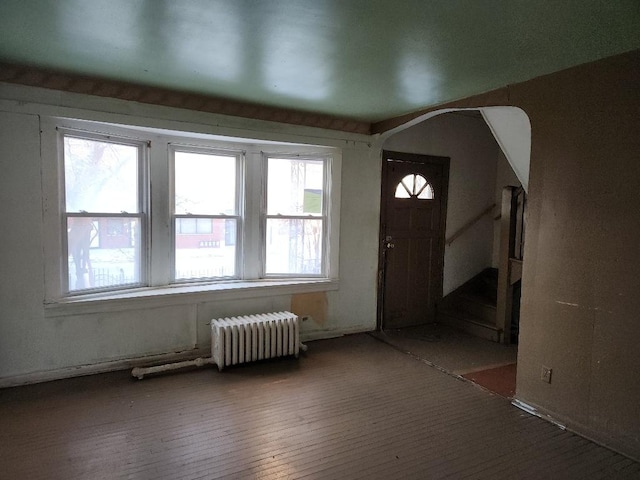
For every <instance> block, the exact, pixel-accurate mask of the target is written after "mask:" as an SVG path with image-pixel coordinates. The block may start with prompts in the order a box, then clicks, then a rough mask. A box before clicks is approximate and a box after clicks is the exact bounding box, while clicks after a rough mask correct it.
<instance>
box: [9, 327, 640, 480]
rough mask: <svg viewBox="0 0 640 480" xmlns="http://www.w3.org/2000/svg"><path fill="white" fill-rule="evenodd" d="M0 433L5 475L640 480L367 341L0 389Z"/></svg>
mask: <svg viewBox="0 0 640 480" xmlns="http://www.w3.org/2000/svg"><path fill="white" fill-rule="evenodd" d="M0 432H1V434H0V472H2V473H1V475H0V476H2V477H3V478H5V477H6V478H12V479H13V478H16V479H20V478H29V479H38V478H43V479H45V478H46V479H57V478H60V479H80V478H91V479H99V478H111V479H112V478H130V479H155V480H161V479H178V480H184V479H190V480H192V479H198V478H201V479H212V478H225V479H226V478H256V479H268V480H270V479H275V478H308V479H314V480H315V479H322V478H326V479H335V478H349V479H350V478H367V479H372V478H374V479H375V478H384V479H393V478H402V479H405V478H492V479H493V478H581V479H582V478H585V479H590V478H593V479H595V478H634V477H639V478H640V465H639V464H638V463H637V462H633V461H631V460H629V459H627V458H625V457H622V456H620V455H618V454H616V453H614V452H612V451H609V450H607V449H604V448H602V447H600V446H598V445H595V444H593V443H591V442H589V441H588V440H585V439H583V438H581V437H578V436H576V435H574V434H571V433H569V432H566V431H563V430H561V429H559V428H557V427H555V426H554V425H552V424H550V423H547V422H545V421H543V420H541V419H538V418H536V417H532V416H530V415H528V414H526V413H524V412H522V411H520V410H518V409H516V408H515V407H513V406H512V405H511V404H510V403H509V402H508V401H506V400H505V399H504V398H502V397H499V396H497V395H493V394H491V393H488V392H487V391H485V390H483V389H481V388H479V387H477V386H475V385H472V384H470V383H468V382H465V381H461V380H460V379H457V378H455V377H453V376H450V375H447V374H445V373H443V372H442V371H440V370H439V369H436V368H433V367H430V366H429V365H427V364H425V363H424V362H421V361H419V360H418V359H416V358H415V357H413V356H410V355H406V354H403V353H402V352H400V351H398V350H397V349H395V348H392V347H390V346H388V345H385V344H384V343H381V342H379V341H377V340H374V339H373V338H371V337H369V336H367V335H353V336H349V337H344V338H340V339H334V340H327V341H318V342H313V343H311V344H310V350H309V352H308V354H307V355H306V356H303V357H302V358H300V359H299V360H295V359H283V360H278V361H273V362H262V363H255V364H250V365H244V366H240V367H236V368H230V369H228V370H226V371H224V372H222V373H219V372H217V371H216V370H215V369H202V370H194V371H188V372H185V373H179V374H174V375H165V376H158V377H155V378H148V379H145V380H143V381H133V380H131V379H130V378H129V376H128V372H115V373H111V374H105V375H97V376H93V377H85V378H74V379H68V380H63V381H59V382H50V383H48V384H41V385H32V386H27V387H19V388H12V389H5V390H1V391H0ZM503 452H510V453H509V455H504V453H503ZM34 459H37V461H34Z"/></svg>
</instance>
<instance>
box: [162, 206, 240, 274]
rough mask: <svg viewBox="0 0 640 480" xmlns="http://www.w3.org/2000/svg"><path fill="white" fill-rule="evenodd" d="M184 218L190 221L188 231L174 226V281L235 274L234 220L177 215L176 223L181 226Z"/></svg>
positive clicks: (235, 222) (235, 223) (235, 225)
mask: <svg viewBox="0 0 640 480" xmlns="http://www.w3.org/2000/svg"><path fill="white" fill-rule="evenodd" d="M187 220H188V221H193V229H192V230H185V229H184V228H183V229H182V232H181V231H180V229H178V225H176V237H175V242H176V264H175V268H176V280H191V279H198V278H219V277H235V276H236V247H235V243H236V242H235V239H236V229H237V220H235V219H228V218H226V219H221V218H197V219H196V218H177V219H176V222H177V223H178V222H179V223H181V224H182V226H183V227H184V226H185V221H187ZM196 225H197V228H196ZM207 230H208V231H209V233H201V232H204V231H207Z"/></svg>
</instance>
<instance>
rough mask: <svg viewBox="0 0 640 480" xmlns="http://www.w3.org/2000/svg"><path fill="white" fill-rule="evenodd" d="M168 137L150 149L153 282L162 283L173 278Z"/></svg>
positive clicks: (150, 250)
mask: <svg viewBox="0 0 640 480" xmlns="http://www.w3.org/2000/svg"><path fill="white" fill-rule="evenodd" d="M168 154H169V152H168V146H167V142H166V140H163V139H155V140H153V141H152V145H151V148H149V149H148V164H149V167H148V172H149V195H148V198H149V199H150V207H149V210H148V215H149V222H148V223H149V229H150V233H151V235H150V239H151V242H150V245H149V285H150V286H161V285H167V284H169V283H170V282H171V262H170V261H168V259H167V257H168V255H167V252H170V251H171V248H172V237H171V232H172V227H171V223H172V222H171V203H170V199H171V196H170V194H168V192H169V190H170V185H171V182H170V180H169V179H170V175H171V172H170V169H171V167H170V165H171V162H170V161H169V157H168Z"/></svg>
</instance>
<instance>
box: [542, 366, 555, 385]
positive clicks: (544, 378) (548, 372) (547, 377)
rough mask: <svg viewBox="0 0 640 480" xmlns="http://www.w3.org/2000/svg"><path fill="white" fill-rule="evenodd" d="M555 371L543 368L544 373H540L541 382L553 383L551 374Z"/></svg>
mask: <svg viewBox="0 0 640 480" xmlns="http://www.w3.org/2000/svg"><path fill="white" fill-rule="evenodd" d="M552 372H553V369H551V368H549V367H545V366H544V365H543V366H542V372H541V373H540V380H542V381H543V382H546V383H551V373H552Z"/></svg>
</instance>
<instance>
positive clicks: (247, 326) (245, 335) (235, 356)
mask: <svg viewBox="0 0 640 480" xmlns="http://www.w3.org/2000/svg"><path fill="white" fill-rule="evenodd" d="M300 348H301V344H300V325H299V323H298V316H297V315H294V314H293V313H291V312H274V313H263V314H258V315H246V316H242V317H230V318H218V319H215V320H211V359H212V361H213V363H215V364H216V365H217V366H218V369H219V370H222V369H223V368H224V367H226V366H228V365H236V364H238V363H245V362H255V361H256V360H263V359H266V358H274V357H283V356H286V355H295V356H296V357H298V354H299V352H300Z"/></svg>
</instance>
